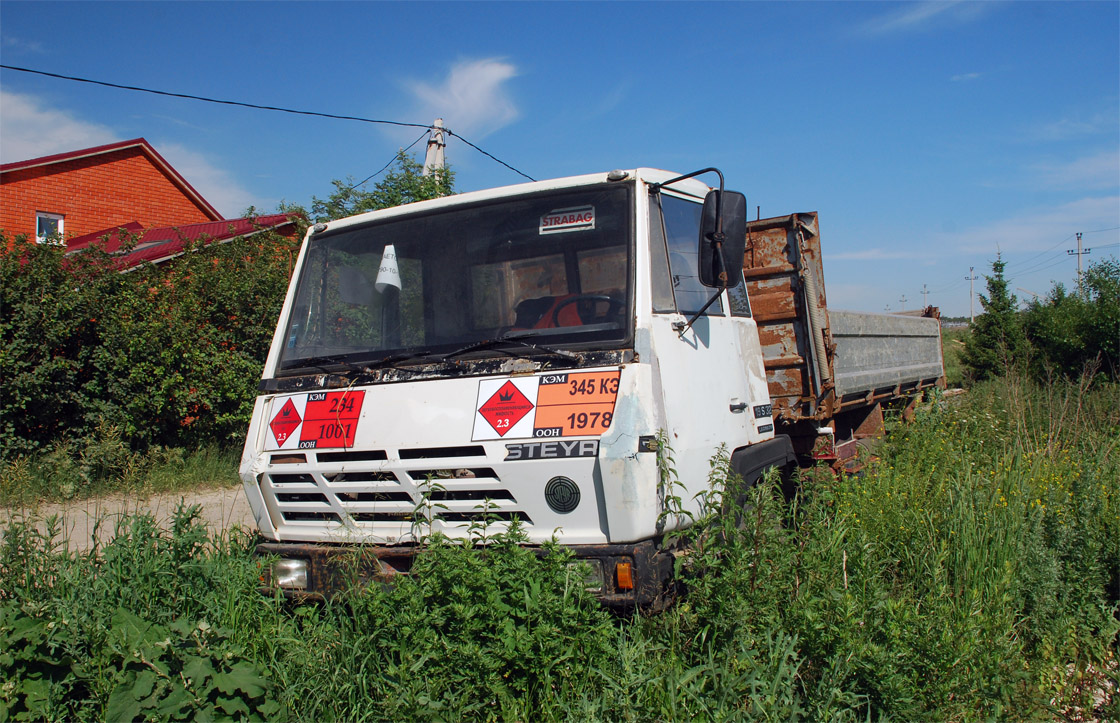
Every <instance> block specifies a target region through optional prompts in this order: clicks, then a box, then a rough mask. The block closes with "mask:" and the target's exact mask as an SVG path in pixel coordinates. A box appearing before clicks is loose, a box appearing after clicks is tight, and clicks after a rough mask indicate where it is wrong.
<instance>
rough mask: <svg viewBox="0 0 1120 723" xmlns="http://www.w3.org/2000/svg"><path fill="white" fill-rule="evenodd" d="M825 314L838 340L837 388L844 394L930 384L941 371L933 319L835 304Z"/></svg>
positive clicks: (938, 331) (938, 338)
mask: <svg viewBox="0 0 1120 723" xmlns="http://www.w3.org/2000/svg"><path fill="white" fill-rule="evenodd" d="M829 319H830V320H831V322H832V340H833V343H835V344H836V358H835V364H836V394H837V395H839V396H840V397H842V398H843V397H849V396H851V395H854V394H867V393H869V392H873V391H876V390H882V389H890V388H894V387H902V388H904V389H905V388H906V387H907V386H911V385H915V384H917V385H920V386H932V385H933V384H935V383H936V382H937V380H938V379H939V378H940V377H942V376H944V374H945V370H944V368H943V366H942V363H941V324H940V322H939V321H938V320H937V319H930V318H923V317H919V316H897V315H892V314H861V313H857V312H854V311H835V310H834V311H831V312H830V313H829Z"/></svg>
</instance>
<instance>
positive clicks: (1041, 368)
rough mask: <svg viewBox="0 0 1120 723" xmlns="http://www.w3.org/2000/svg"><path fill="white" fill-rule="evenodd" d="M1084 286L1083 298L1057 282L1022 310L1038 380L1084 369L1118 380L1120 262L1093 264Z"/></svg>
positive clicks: (1033, 366)
mask: <svg viewBox="0 0 1120 723" xmlns="http://www.w3.org/2000/svg"><path fill="white" fill-rule="evenodd" d="M1084 287H1085V292H1086V293H1085V297H1082V296H1078V295H1070V294H1067V293H1066V290H1065V287H1063V286H1062V285H1061V284H1056V285H1055V286H1054V288H1053V289H1052V290H1051V291H1050V293H1049V294H1048V295H1047V296H1046V298H1045V299H1042V300H1039V299H1035V300H1034V301H1032V302H1031V304H1030V306H1028V307H1027V310H1026V311H1025V312H1024V314H1023V327H1024V329H1025V331H1026V334H1027V338H1028V340H1029V341H1030V343H1031V345H1032V347H1033V348H1034V355H1033V358H1032V359H1031V364H1032V371H1033V372H1034V375H1035V377H1036V378H1040V379H1041V378H1045V377H1046V376H1047V375H1051V374H1054V373H1056V374H1059V375H1062V376H1065V377H1070V378H1076V377H1077V376H1079V375H1080V374H1081V373H1082V371H1084V369H1085V368H1086V367H1092V366H1099V368H1100V370H1101V371H1102V372H1103V373H1104V374H1106V375H1107V376H1109V377H1110V378H1112V379H1113V380H1116V379H1120V263H1117V262H1116V261H1115V260H1108V261H1101V262H1099V263H1095V264H1091V265H1090V266H1089V270H1088V271H1087V272H1086V274H1085V279H1084Z"/></svg>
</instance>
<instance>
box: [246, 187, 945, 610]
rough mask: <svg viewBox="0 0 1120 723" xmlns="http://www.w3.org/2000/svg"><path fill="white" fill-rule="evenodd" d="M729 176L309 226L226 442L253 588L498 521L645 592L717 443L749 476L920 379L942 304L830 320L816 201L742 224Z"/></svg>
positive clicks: (840, 454)
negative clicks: (259, 578)
mask: <svg viewBox="0 0 1120 723" xmlns="http://www.w3.org/2000/svg"><path fill="white" fill-rule="evenodd" d="M708 173H714V174H717V175H718V176H719V188H718V189H717V190H712V189H710V188H709V187H708V186H707V185H705V184H704V183H702V182H700V181H699V180H697V177H698V176H700V175H702V174H708ZM722 187H723V177H722V174H719V173H718V171H715V169H705V170H704V171H698V172H696V173H691V174H687V175H678V174H674V173H670V172H666V171H660V170H652V169H646V168H641V169H637V170H629V171H611V172H610V173H599V174H592V175H586V176H577V177H573V178H564V179H558V180H552V181H542V182H533V183H527V184H522V185H516V186H510V187H506V188H498V189H492V190H486V191H477V192H471V193H464V194H460V195H455V196H450V197H446V198H441V199H437V200H431V201H424V202H420V203H414V204H409V205H406V206H401V207H397V208H390V209H385V210H382V211H375V212H371V213H366V214H361V215H358V216H354V217H351V218H346V219H340V220H337V221H331V222H330V223H320V224H316V225H315V226H314V227H312V228H311V229H309V230H308V233H307V236H306V238H305V239H304V242H303V247H302V250H301V252H300V255H299V259H298V262H297V264H296V266H295V270H294V274H293V278H292V283H291V287H290V289H289V291H288V294H287V298H286V299H285V302H284V306H283V311H282V313H281V316H280V320H279V324H278V326H277V331H276V335H275V338H274V340H273V344H272V348H271V351H270V353H269V356H268V359H267V361H266V363H265V368H264V374H263V378H262V380H261V382H260V387H259V389H260V395H259V396H258V398H257V400H256V405H255V407H254V410H253V418H252V422H251V425H250V428H249V432H248V437H247V440H246V444H245V451H244V455H243V457H242V462H241V478H242V480H243V482H244V487H245V492H246V494H247V496H248V499H249V502H250V505H251V507H252V510H253V513H254V515H255V517H256V520H257V523H258V525H259V529H260V534H261V536H262V537H263V541H262V542H261V544H260V545H259V546H258V552H259V553H260V554H261V555H262V556H266V557H267V559H269V560H272V561H273V562H272V563H271V565H270V566H269V567H268V569H267V570H266V571H265V572H266V581H267V582H268V584H269V585H271V586H273V587H276V588H279V589H281V590H284V591H285V592H287V593H289V594H292V595H295V596H306V595H322V594H329V592H330V591H331V590H333V589H334V588H335V587H337V586H338V585H339V584H340V581H341V580H342V577H343V576H342V575H341V573H340V568H341V567H342V566H343V564H344V563H343V560H344V559H345V560H348V562H346V563H345V566H346V567H347V569H348V570H353V569H354V567H353V566H354V565H355V564H357V565H358V566H359V568H360V569H359V570H358V572H359V574H361V575H364V576H368V577H370V578H380V579H383V578H386V577H391V576H392V575H394V574H401V573H407V572H408V570H409V568H410V565H411V561H412V559H413V554H414V552H415V549H416V545H415V543H416V542H417V541H418V537H419V536H420V535H426V534H431V533H441V534H443V535H445V536H447V537H450V538H466V537H468V536H470V535H472V534H477V532H478V530H479V529H482V528H483V527H485V528H486V529H488V530H490V531H491V532H492V531H494V530H495V529H501V528H504V526H507V525H510V524H512V523H513V522H514V521H515V520H516V521H518V522H519V524H520V526H521V528H522V529H523V530H524V533H525V534H526V536H527V540H528V544H531V545H540V544H542V543H544V542H546V541H548V540H550V539H552V538H555V539H556V540H557V541H558V542H559V543H560V544H562V545H564V546H565V547H567V548H569V549H570V550H571V551H572V552H573V554H574V556H575V558H577V559H578V560H581V561H583V562H586V563H587V564H588V566H589V569H590V570H591V571H592V579H591V580H590V581H589V585H590V587H591V588H592V589H594V590H595V591H596V592H597V594H598V595H599V596H600V598H601V599H602V600H603V601H604V602H605V603H606V604H609V605H613V606H619V607H630V606H635V605H648V604H651V603H653V602H655V601H656V600H658V599H659V598H660V596H662V595H663V593H664V591H665V590H666V588H667V586H668V585H669V584H670V583H671V577H672V573H673V565H672V560H671V557H670V555H669V554H668V553H667V552H666V551H665V550H663V549H662V544H661V543H662V540H663V538H664V537H665V535H666V534H667V533H670V532H672V531H673V528H674V527H675V525H678V524H683V523H682V521H681V520H682V518H681V517H680V516H677V515H666V514H664V513H665V511H666V510H665V505H666V498H667V496H668V495H670V494H671V495H674V496H677V497H679V498H681V499H682V500H683V504H684V506H685V508H686V509H690V510H694V509H695V506H697V505H698V502H697V501H696V500H695V499H694V497H693V496H694V495H695V494H697V493H699V492H700V491H702V490H703V489H706V488H707V485H708V477H709V471H710V462H711V460H712V459H713V457H714V455H716V454H717V452H718V451H719V450H720V449H721V448H723V449H726V450H727V452H728V453H729V454H730V456H731V466H732V468H733V469H734V471H735V472H737V473H738V474H740V475H742V476H743V477H744V478H745V479H747V480H753V479H757V478H758V477H759V476H760V475H761V474H762V472H763V471H765V470H766V469H768V468H770V467H775V466H777V467H788V466H790V465H793V464H796V463H798V461H801V462H802V463H805V462H808V461H811V460H813V459H827V460H832V461H837V460H842V459H843V458H844V456H845V454H846V453H845V452H844V450H845V449H848V448H849V447H850V446H851V443H854V442H858V439H859V438H860V437H862V436H867V435H868V434H870V433H871V432H873V431H874V430H872V427H873V426H875V425H874V423H875V421H876V420H881V416H877V410H878V409H879V407H880V403H881V402H883V401H884V400H893V399H898V398H900V397H904V396H905V395H908V394H910V395H912V394H914V393H915V392H917V391H919V390H920V389H922V388H924V387H927V386H931V385H934V384H937V383H939V380H940V379H941V378H942V377H943V372H942V362H941V347H940V329H939V324H938V321H937V319H936V318H917V317H913V318H907V317H888V316H884V315H874V314H872V315H851V319H848V317H843V321H842V322H841V321H840V320H841V316H838V315H837V313H836V312H833V315H832V317H831V318H830V316H829V314H828V311H827V307H826V304H825V298H824V281H823V267H822V266H821V263H820V247H819V239H818V236H817V221H816V216H815V215H814V214H797V215H793V216H789V217H783V218H781V219H766V220H758V221H754V222H751V223H748V222H747V219H746V201H745V198H744V197H743V196H742V194H738V193H734V192H731V191H724V190H723V188H722ZM841 327H843V328H841ZM861 339H863V341H860V340H861ZM847 342H850V344H849V346H851V347H852V348H853V349H854V350H855V351H854V352H852V353H851V354H850V355H848V356H850V357H851V359H852V363H851V364H849V365H848V366H844V360H845V359H846V358H848V356H846V348H845V345H844V344H845V343H847ZM776 427H777V429H776ZM663 445H664V446H667V448H668V450H671V456H672V460H673V467H674V469H675V472H676V476H677V478H678V479H679V482H680V485H682V487H681V488H678V489H676V490H673V491H669V490H666V489H665V488H664V486H663V480H662V476H661V474H659V465H658V455H659V448H663ZM355 553H359V554H355ZM354 560H357V561H358V562H357V563H354V562H353V561H354Z"/></svg>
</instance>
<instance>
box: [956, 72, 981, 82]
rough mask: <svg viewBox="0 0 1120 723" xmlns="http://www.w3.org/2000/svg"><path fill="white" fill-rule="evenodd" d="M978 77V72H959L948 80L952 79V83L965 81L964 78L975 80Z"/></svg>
mask: <svg viewBox="0 0 1120 723" xmlns="http://www.w3.org/2000/svg"><path fill="white" fill-rule="evenodd" d="M979 77H980V74H979V73H960V74H958V75H954V76H953V77H952V78H950V79H949V80H951V81H953V82H954V83H960V82H962V81H966V80H976V79H978V78H979Z"/></svg>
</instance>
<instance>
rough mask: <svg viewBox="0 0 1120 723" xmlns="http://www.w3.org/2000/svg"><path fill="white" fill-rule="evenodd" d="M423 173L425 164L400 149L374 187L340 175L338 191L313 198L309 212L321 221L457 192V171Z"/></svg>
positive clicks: (289, 209)
mask: <svg viewBox="0 0 1120 723" xmlns="http://www.w3.org/2000/svg"><path fill="white" fill-rule="evenodd" d="M423 172H424V165H423V164H422V163H420V162H418V161H417V160H416V159H415V158H413V157H412V156H410V155H408V154H407V153H405V152H404V151H399V152H398V153H397V158H396V161H395V162H394V166H393V168H391V169H390V170H389V172H388V173H386V174H385V177H384V178H383V179H381V180H380V181H378V182H377V183H376V184H374V186H373V189H372V190H368V191H367V190H365V189H363V188H360V187H359V186H361V185H362V184H356V183H355V182H354V179H353V178H352V177H349V176H348V177H347V178H346V179H345V180H339V179H337V178H336V179H335V180H333V181H331V183H332V184H334V189H335V190H334V193H332V194H331V195H329V196H327V197H326V198H325V199H323V198H319V197H317V196H312V197H311V213H310V214H308V215H309V216H310V217H311V219H312V221H315V222H316V223H318V222H320V221H330V220H331V219H335V218H345V217H347V216H353V215H354V214H356V213H363V212H365V211H376V210H378V209H381V208H391V207H393V206H400V205H403V204H406V203H414V202H416V201H427V200H428V199H432V198H440V197H442V196H450V195H451V194H452V193H454V189H453V186H454V182H455V173H454V171H452V170H451V169H449V168H446V167H445V168H439V169H436V170H434V171H433V172H432V173H431V175H428V176H425V175H424V173H423ZM294 208H295V207H294V206H287V207H283V210H284V211H291V210H293V209H294Z"/></svg>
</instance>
